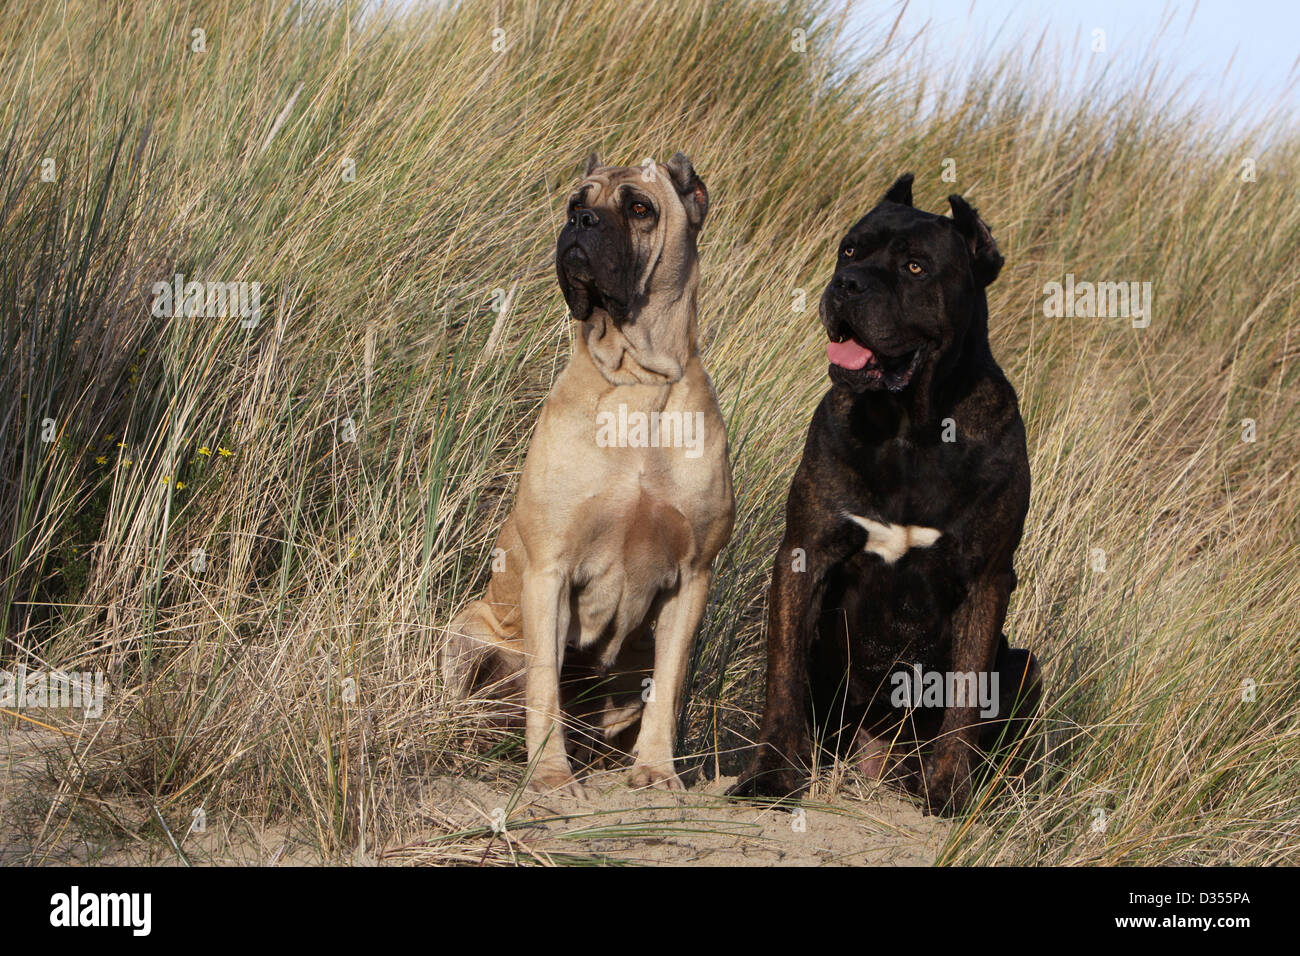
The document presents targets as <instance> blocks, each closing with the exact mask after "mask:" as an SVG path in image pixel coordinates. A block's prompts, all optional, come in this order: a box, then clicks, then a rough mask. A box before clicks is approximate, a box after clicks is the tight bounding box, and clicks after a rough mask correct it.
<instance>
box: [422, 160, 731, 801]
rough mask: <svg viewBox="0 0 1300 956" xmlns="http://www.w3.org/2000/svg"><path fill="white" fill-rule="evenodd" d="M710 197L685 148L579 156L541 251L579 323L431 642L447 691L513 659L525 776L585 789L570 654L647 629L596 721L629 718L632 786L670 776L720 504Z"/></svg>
mask: <svg viewBox="0 0 1300 956" xmlns="http://www.w3.org/2000/svg"><path fill="white" fill-rule="evenodd" d="M708 208H709V194H708V190H707V189H705V186H704V183H703V182H702V181H701V180H700V178H699V176H698V175H696V173H695V170H694V168H693V167H692V166H691V163H690V160H688V159H687V158H686V157H685V156H683V155H682V154H681V153H678V154H677V155H675V156H674V157H673V158H672V159H671V160H669V161H668V162H667V163H665V164H659V163H653V162H649V161H647V163H646V164H645V165H643V166H633V167H619V166H603V165H601V164H600V162H599V160H598V159H597V157H596V156H595V155H592V157H591V158H590V159H589V160H588V163H587V169H586V174H585V176H584V178H583V180H582V182H581V183H580V184H579V185H578V187H577V189H575V190H574V192H573V193H572V195H571V196H570V198H569V201H568V209H567V212H566V222H565V225H564V227H563V229H562V230H561V231H560V236H559V240H558V242H557V244H556V251H555V267H556V272H557V274H558V277H559V281H560V288H561V289H562V290H563V292H564V298H565V301H566V302H567V304H568V306H569V310H570V312H571V314H572V317H573V319H575V320H576V321H577V322H578V324H579V328H578V334H577V336H576V339H575V346H574V351H573V356H572V358H571V359H570V361H569V364H568V366H567V367H566V368H565V370H564V372H563V373H561V375H560V376H559V378H558V379H557V380H556V382H555V386H554V387H553V388H552V389H551V393H550V395H549V396H548V397H547V399H546V403H545V405H544V406H543V408H542V412H541V417H540V418H539V420H538V422H537V430H536V431H535V432H534V433H533V438H532V442H531V444H530V445H529V447H528V455H527V458H526V459H525V461H524V468H523V474H522V476H521V478H520V482H519V494H518V498H517V500H516V503H515V508H514V511H513V512H512V513H511V514H510V516H509V518H507V520H506V522H505V525H504V526H503V527H502V529H501V532H500V536H499V538H498V540H497V548H498V550H497V552H496V553H497V555H498V560H497V561H496V562H494V570H493V574H492V578H491V581H490V582H489V584H488V588H487V593H486V594H485V595H484V597H483V598H482V599H481V600H478V601H474V602H472V603H470V604H469V605H468V606H466V607H465V608H464V610H462V611H461V612H460V613H459V614H458V615H457V616H456V618H455V619H454V620H453V621H452V623H451V625H450V628H449V630H450V635H449V639H448V641H447V644H446V646H445V647H444V649H443V652H442V657H441V669H442V674H443V679H444V683H445V686H446V687H447V688H448V690H449V691H450V692H451V693H452V694H453V695H464V694H465V693H467V692H468V691H469V690H470V689H471V687H472V682H473V679H474V676H475V674H476V673H477V672H478V671H479V667H480V665H481V664H483V663H484V662H485V659H486V658H488V657H489V656H490V657H491V658H492V663H493V668H492V670H494V671H495V672H496V673H498V674H501V673H502V672H515V673H519V672H522V676H523V683H524V706H525V722H526V723H525V733H526V738H527V743H528V756H529V759H530V761H535V762H536V766H535V770H534V772H533V775H532V777H531V778H530V785H531V786H532V787H533V788H534V789H541V790H552V789H555V790H562V791H565V792H568V793H571V794H574V795H578V796H580V795H582V793H583V788H582V785H581V784H580V783H579V782H578V780H577V779H576V778H575V776H574V774H573V771H572V768H571V766H570V761H569V756H568V753H567V751H566V745H565V744H566V734H565V723H564V715H563V708H562V706H561V687H560V682H561V669H562V667H563V665H564V662H565V655H566V651H572V652H574V655H575V656H579V655H581V656H583V657H584V658H585V659H587V660H589V661H591V662H593V667H594V669H595V670H596V671H597V672H598V673H603V674H608V673H614V674H617V673H618V672H619V670H620V668H622V669H624V670H625V669H626V662H627V660H628V659H629V658H631V657H634V656H635V654H636V652H637V650H638V649H644V648H645V647H646V646H647V645H649V644H651V643H652V644H653V684H648V683H647V685H646V692H644V693H643V692H642V688H641V686H639V682H637V683H634V684H633V685H632V686H633V690H634V693H632V694H630V695H628V694H624V695H623V698H622V703H621V705H616V704H615V701H614V699H613V698H612V697H611V698H610V699H609V700H608V701H607V704H606V707H605V709H604V711H603V714H602V716H601V718H600V724H601V726H600V729H601V730H602V731H603V733H604V736H605V737H606V738H607V739H610V740H612V739H613V738H614V737H615V736H616V735H618V734H620V733H621V732H622V731H624V730H625V729H629V728H630V726H631V725H632V724H633V723H635V721H636V719H637V717H638V716H640V718H641V726H640V729H639V731H638V733H637V737H636V744H635V747H634V748H633V752H634V753H635V755H636V761H635V763H634V765H633V767H632V771H631V774H630V776H629V780H628V782H629V784H630V785H631V786H633V787H645V786H661V787H667V788H670V789H680V788H681V786H682V785H681V781H680V780H679V779H678V776H677V773H676V770H675V767H674V746H675V741H674V735H675V733H676V728H677V720H678V716H679V713H680V710H681V707H682V704H683V701H682V694H683V690H684V686H685V681H686V674H687V669H688V667H689V664H690V659H691V649H692V646H693V644H694V640H695V632H696V629H697V628H698V626H699V623H700V619H701V617H702V616H703V614H704V607H705V602H706V600H707V598H708V592H709V583H710V579H711V575H712V566H713V559H714V557H716V556H717V554H718V552H719V551H720V550H721V549H722V546H723V545H724V544H725V543H726V542H727V540H728V538H729V537H730V536H731V526H732V522H733V519H734V516H735V506H734V501H733V497H732V488H731V470H730V467H729V464H728V461H727V436H726V428H725V426H724V424H723V420H722V415H721V413H720V412H719V410H718V403H717V398H716V397H715V395H714V392H713V386H712V384H711V383H710V381H709V377H708V375H707V374H706V373H705V371H704V366H703V365H701V364H700V357H699V354H698V350H697V342H696V291H697V287H698V285H699V265H698V259H697V254H696V237H697V235H698V234H699V231H700V227H701V226H702V225H703V223H704V217H705V215H706V214H707V212H708ZM625 645H626V647H625ZM643 705H644V707H643ZM642 711H644V712H642Z"/></svg>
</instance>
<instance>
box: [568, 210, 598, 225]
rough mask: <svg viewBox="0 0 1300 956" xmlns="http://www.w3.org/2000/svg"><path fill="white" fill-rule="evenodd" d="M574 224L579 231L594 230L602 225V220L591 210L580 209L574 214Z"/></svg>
mask: <svg viewBox="0 0 1300 956" xmlns="http://www.w3.org/2000/svg"><path fill="white" fill-rule="evenodd" d="M573 222H574V224H575V225H576V226H577V227H578V228H579V229H594V228H596V227H597V226H599V225H600V218H599V217H598V216H597V215H596V214H595V213H594V212H592V211H591V210H590V209H580V210H579V211H578V212H577V213H575V214H574V216H573Z"/></svg>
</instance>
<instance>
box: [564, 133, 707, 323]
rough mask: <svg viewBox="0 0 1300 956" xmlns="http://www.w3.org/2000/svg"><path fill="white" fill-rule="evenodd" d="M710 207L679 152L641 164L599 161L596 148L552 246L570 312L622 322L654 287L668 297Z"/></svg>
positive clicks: (681, 283) (687, 270) (687, 268)
mask: <svg viewBox="0 0 1300 956" xmlns="http://www.w3.org/2000/svg"><path fill="white" fill-rule="evenodd" d="M708 208H709V193H708V190H707V189H705V187H704V183H703V182H702V181H701V180H700V178H699V176H697V175H696V174H695V169H694V168H693V167H692V166H691V161H690V160H689V159H687V158H686V157H685V156H684V155H683V154H681V153H677V154H676V155H675V156H673V158H672V159H670V160H669V161H668V162H667V163H663V164H660V163H655V162H651V161H647V162H646V164H645V165H643V166H604V165H601V163H600V160H599V159H598V158H597V157H596V155H595V154H594V153H593V154H592V155H591V157H590V158H589V159H588V160H587V169H586V173H585V174H584V176H583V180H582V182H581V183H579V184H578V187H577V188H576V189H575V190H574V191H573V193H572V194H571V195H570V196H569V201H568V208H567V211H566V217H565V223H564V228H563V229H561V230H560V236H559V239H558V240H556V244H555V271H556V275H557V276H558V278H559V280H560V288H561V289H562V290H563V292H564V299H565V301H566V302H567V303H568V305H569V311H570V312H571V313H572V315H573V317H574V318H575V319H577V320H578V321H579V322H586V321H587V320H588V319H590V318H592V315H593V313H595V312H597V311H598V310H599V311H602V312H605V313H608V315H609V317H610V318H611V319H612V320H613V321H614V322H615V323H623V322H626V321H628V320H629V319H631V318H634V317H635V316H636V313H637V312H638V311H639V309H640V306H641V305H643V304H644V303H645V302H646V301H647V300H648V299H649V297H650V296H651V294H652V293H653V292H654V291H656V290H658V289H663V290H665V291H667V292H668V293H669V296H670V297H671V296H672V295H674V294H675V293H676V292H677V291H679V290H681V289H682V288H684V287H685V286H686V285H687V283H688V282H689V280H690V277H691V276H692V275H693V274H694V270H695V268H696V247H695V237H696V235H697V234H698V232H699V230H700V227H701V226H702V225H703V223H704V216H705V214H706V213H707V212H708Z"/></svg>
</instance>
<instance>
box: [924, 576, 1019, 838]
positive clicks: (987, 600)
mask: <svg viewBox="0 0 1300 956" xmlns="http://www.w3.org/2000/svg"><path fill="white" fill-rule="evenodd" d="M1012 580H1013V579H1012V577H1011V576H1010V574H994V573H986V574H984V575H981V576H980V577H979V578H977V579H976V580H975V581H974V582H973V584H972V585H971V587H970V590H969V591H968V592H967V594H966V598H965V600H964V601H962V603H961V605H960V606H959V607H958V608H957V612H956V613H955V614H954V615H953V624H952V626H953V640H952V664H951V666H952V669H953V670H954V671H956V672H958V673H961V674H967V673H971V672H974V674H975V675H976V684H977V686H978V685H979V683H980V677H981V675H991V674H993V673H994V672H995V670H996V667H997V653H998V645H999V643H1000V641H1001V638H1002V624H1003V622H1004V621H1005V619H1006V616H1007V602H1008V600H1009V598H1010V595H1011V588H1012ZM986 679H987V678H986ZM953 703H954V704H956V703H957V702H955V701H954V702H953ZM961 704H962V705H961V706H950V707H949V708H948V709H947V710H946V711H945V712H944V715H943V723H942V724H941V725H940V730H939V737H938V739H937V740H936V741H935V742H934V750H933V752H932V753H931V754H930V756H929V757H928V758H927V759H926V761H925V766H924V774H923V776H924V780H923V785H924V788H925V793H924V796H925V801H926V806H927V809H928V810H929V811H930V812H931V813H955V812H957V811H958V810H960V809H961V808H962V807H963V806H964V805H965V804H966V801H967V800H968V799H969V797H970V790H971V774H972V772H973V771H974V769H975V765H976V761H977V760H978V759H979V756H980V751H979V739H980V731H981V729H982V724H981V719H980V704H979V703H978V701H975V700H965V701H962V702H961Z"/></svg>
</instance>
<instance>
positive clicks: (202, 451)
mask: <svg viewBox="0 0 1300 956" xmlns="http://www.w3.org/2000/svg"><path fill="white" fill-rule="evenodd" d="M199 454H200V455H211V454H212V449H211V448H209V447H208V446H207V445H204V446H202V447H201V448H199Z"/></svg>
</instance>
